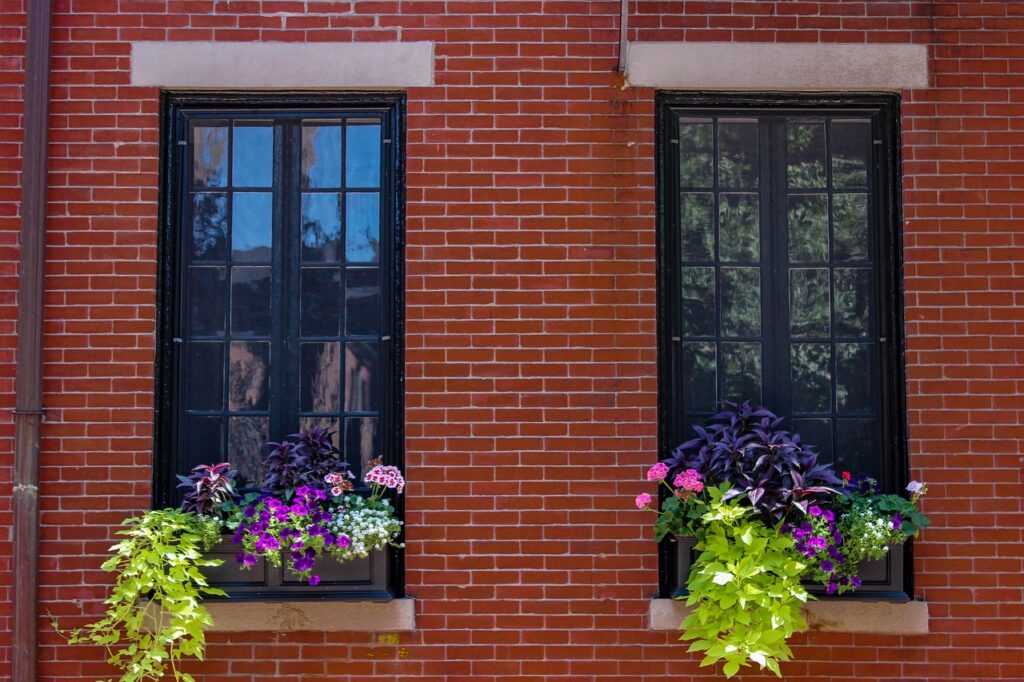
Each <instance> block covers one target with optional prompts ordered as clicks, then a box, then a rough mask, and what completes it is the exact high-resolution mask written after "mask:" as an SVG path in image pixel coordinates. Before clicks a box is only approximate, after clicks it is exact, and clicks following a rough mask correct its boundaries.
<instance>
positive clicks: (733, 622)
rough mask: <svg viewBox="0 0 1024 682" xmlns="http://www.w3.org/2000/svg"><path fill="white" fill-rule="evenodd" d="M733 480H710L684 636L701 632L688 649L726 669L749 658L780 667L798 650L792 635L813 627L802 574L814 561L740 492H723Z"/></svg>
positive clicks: (705, 661) (732, 672)
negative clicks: (713, 484) (716, 483)
mask: <svg viewBox="0 0 1024 682" xmlns="http://www.w3.org/2000/svg"><path fill="white" fill-rule="evenodd" d="M730 488H731V486H730V485H729V484H728V483H726V484H724V485H722V486H720V487H717V488H708V489H707V493H708V502H707V507H706V510H707V511H706V512H705V513H704V515H703V517H702V521H703V529H702V530H703V532H702V533H700V535H699V536H698V537H699V541H698V543H697V550H698V551H699V552H700V555H699V556H698V557H697V560H696V562H695V563H694V565H693V568H692V570H691V573H690V579H689V582H688V583H687V587H688V588H689V592H690V594H689V597H688V598H687V600H686V604H687V606H691V607H694V609H693V611H692V612H691V613H690V615H689V616H688V617H687V618H686V620H684V621H683V624H682V628H683V635H682V637H681V638H680V639H683V640H696V641H695V642H694V643H693V644H691V645H690V648H689V651H691V652H692V651H700V652H703V653H704V659H703V660H702V661H701V665H702V666H706V665H713V664H715V663H717V662H719V661H722V662H723V663H724V665H723V672H724V673H725V675H726V677H732V676H733V675H735V674H736V673H737V672H738V671H739V669H740V667H741V666H747V665H749V662H750V661H753V662H755V663H757V664H759V665H760V666H761V667H762V668H768V669H769V670H771V671H772V672H774V673H775V674H776V675H780V674H781V673H780V670H779V662H781V661H788V660H790V659H791V658H792V652H791V651H790V648H789V646H788V645H787V644H786V640H787V639H788V638H789V637H790V636H791V635H792V634H793V633H794V632H797V631H800V630H803V629H805V628H806V627H807V623H806V622H805V621H804V618H803V616H802V615H801V608H802V606H803V604H804V602H806V601H807V599H808V596H809V595H808V594H807V591H806V590H805V589H804V588H803V586H801V584H800V579H801V577H802V575H803V573H804V571H805V570H806V568H807V564H806V563H804V562H801V561H800V560H799V559H798V555H797V554H796V553H795V552H794V551H793V540H792V539H791V538H789V537H788V536H786V535H782V534H780V533H778V532H777V531H776V530H775V529H774V528H770V527H768V526H766V525H765V524H764V523H762V522H761V521H759V520H758V519H757V518H756V517H755V515H754V513H753V510H752V509H751V508H750V507H745V506H741V505H740V500H739V498H735V497H734V498H731V499H724V498H725V495H726V493H728V492H729V490H730Z"/></svg>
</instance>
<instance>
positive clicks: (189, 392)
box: [185, 342, 224, 411]
mask: <svg viewBox="0 0 1024 682" xmlns="http://www.w3.org/2000/svg"><path fill="white" fill-rule="evenodd" d="M185 355H186V360H185V362H186V365H187V368H186V377H187V378H186V380H185V409H188V410H203V411H216V410H221V409H223V408H224V344H223V343H219V342H212V343H200V342H192V343H189V344H187V345H186V353H185Z"/></svg>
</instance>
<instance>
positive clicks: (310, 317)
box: [299, 268, 341, 337]
mask: <svg viewBox="0 0 1024 682" xmlns="http://www.w3.org/2000/svg"><path fill="white" fill-rule="evenodd" d="M301 280H302V281H301V298H300V300H299V309H300V317H299V333H300V334H302V336H306V337H308V336H332V337H336V336H338V333H339V331H340V329H341V271H340V270H338V269H337V268H302V274H301Z"/></svg>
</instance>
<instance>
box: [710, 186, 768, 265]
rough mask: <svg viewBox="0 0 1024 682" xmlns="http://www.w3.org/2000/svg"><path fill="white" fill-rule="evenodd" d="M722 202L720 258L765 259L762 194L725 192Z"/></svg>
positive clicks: (719, 217) (735, 259) (740, 260)
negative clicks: (762, 246) (762, 233)
mask: <svg viewBox="0 0 1024 682" xmlns="http://www.w3.org/2000/svg"><path fill="white" fill-rule="evenodd" d="M718 202H719V203H718V257H719V258H720V259H722V260H723V261H733V262H737V261H739V262H746V263H756V262H757V261H759V260H761V216H760V213H759V211H760V202H759V201H758V196H757V195H756V194H721V195H719V198H718Z"/></svg>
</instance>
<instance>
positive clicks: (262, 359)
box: [228, 341, 270, 412]
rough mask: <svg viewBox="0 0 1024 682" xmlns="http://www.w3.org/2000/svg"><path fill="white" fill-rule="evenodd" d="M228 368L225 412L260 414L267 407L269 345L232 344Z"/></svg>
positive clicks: (248, 342)
mask: <svg viewBox="0 0 1024 682" xmlns="http://www.w3.org/2000/svg"><path fill="white" fill-rule="evenodd" d="M229 361H230V364H229V365H228V410H229V411H231V412H246V411H252V410H256V411H264V410H266V409H268V406H269V404H270V344H269V343H266V342H262V341H232V342H231V344H230V351H229Z"/></svg>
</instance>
